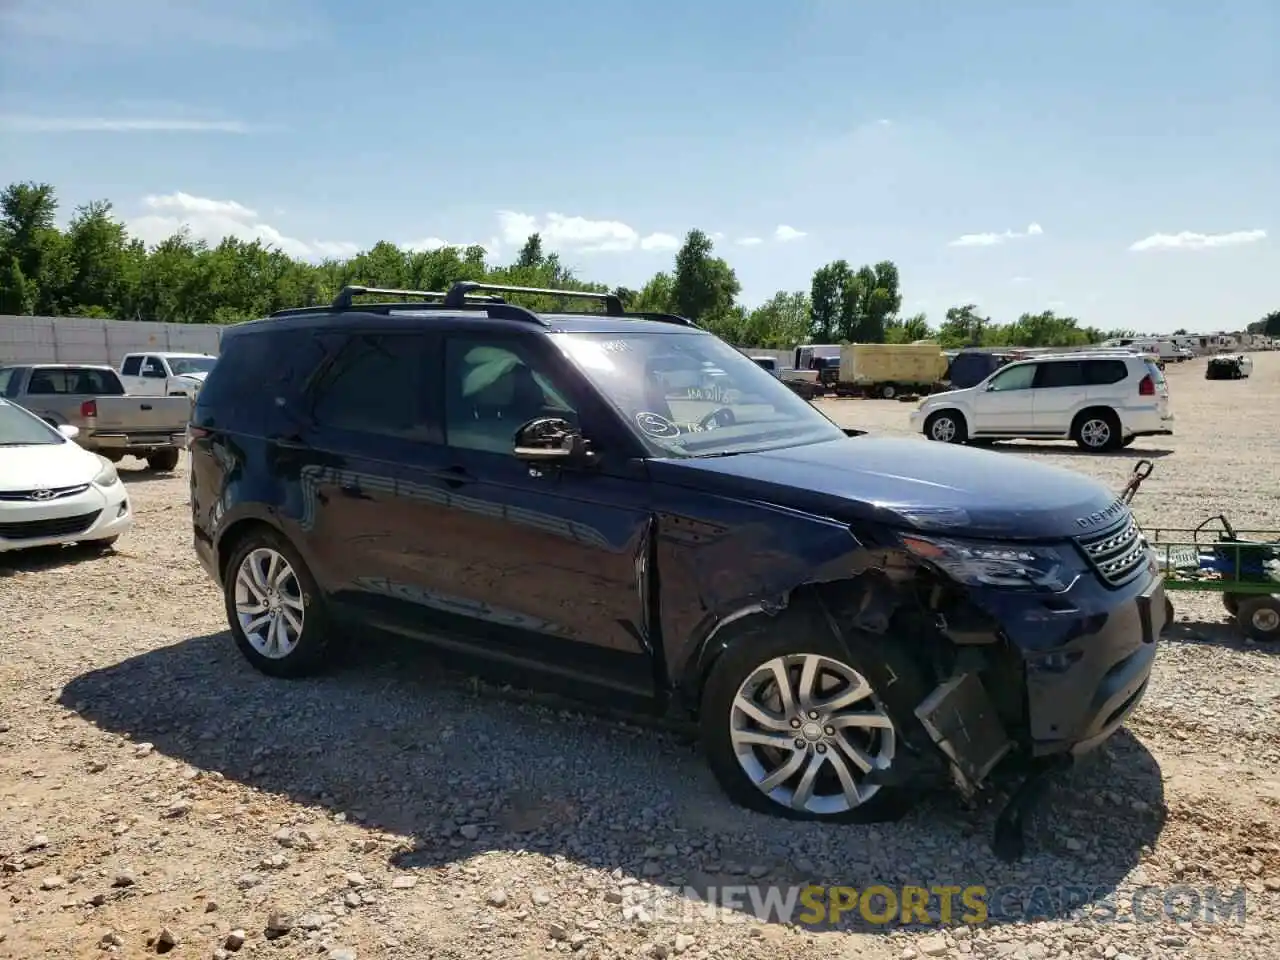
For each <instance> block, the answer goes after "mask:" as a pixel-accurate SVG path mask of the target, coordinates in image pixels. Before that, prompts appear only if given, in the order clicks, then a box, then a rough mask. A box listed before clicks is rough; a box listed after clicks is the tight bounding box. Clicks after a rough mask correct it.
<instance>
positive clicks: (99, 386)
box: [27, 367, 124, 397]
mask: <svg viewBox="0 0 1280 960" xmlns="http://www.w3.org/2000/svg"><path fill="white" fill-rule="evenodd" d="M27 393H29V394H34V395H37V396H48V395H51V394H66V395H70V396H79V397H119V396H122V395H123V394H124V384H122V383H121V382H120V378H119V377H117V376H116V372H115V371H114V370H96V369H94V368H92V367H36V368H34V369H33V370H32V371H31V376H30V377H29V378H28V379H27Z"/></svg>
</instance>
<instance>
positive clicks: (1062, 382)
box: [1036, 360, 1084, 389]
mask: <svg viewBox="0 0 1280 960" xmlns="http://www.w3.org/2000/svg"><path fill="white" fill-rule="evenodd" d="M1037 366H1038V367H1039V371H1038V372H1037V374H1036V388H1037V389H1039V388H1046V387H1079V386H1081V385H1083V383H1084V370H1083V369H1082V367H1081V364H1080V361H1079V360H1056V361H1054V362H1052V363H1041V364H1037Z"/></svg>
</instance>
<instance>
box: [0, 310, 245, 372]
mask: <svg viewBox="0 0 1280 960" xmlns="http://www.w3.org/2000/svg"><path fill="white" fill-rule="evenodd" d="M222 330H223V328H222V327H221V326H218V325H216V324H210V323H152V322H150V321H142V320H138V321H135V320H96V319H90V318H88V317H5V316H0V364H4V363H53V362H64V363H107V364H110V365H111V366H113V367H119V366H120V361H121V360H122V359H123V357H124V355H125V354H126V353H141V352H143V351H147V350H157V351H159V350H168V351H173V352H177V353H208V354H212V355H213V356H215V357H216V356H217V355H218V352H219V342H220V341H221V338H222Z"/></svg>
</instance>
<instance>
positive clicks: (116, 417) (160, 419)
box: [93, 397, 191, 437]
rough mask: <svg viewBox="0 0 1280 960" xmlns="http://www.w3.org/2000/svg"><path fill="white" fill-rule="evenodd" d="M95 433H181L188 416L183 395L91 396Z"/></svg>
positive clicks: (186, 400)
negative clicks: (92, 397) (95, 411)
mask: <svg viewBox="0 0 1280 960" xmlns="http://www.w3.org/2000/svg"><path fill="white" fill-rule="evenodd" d="M93 402H94V404H95V405H96V406H97V418H96V419H95V421H94V425H93V429H94V432H95V433H123V434H127V435H128V436H130V437H134V436H137V435H139V434H146V435H166V436H167V435H171V434H181V433H184V432H185V431H186V429H187V422H188V421H189V420H190V419H191V400H190V399H189V398H187V397H95V398H94V401H93Z"/></svg>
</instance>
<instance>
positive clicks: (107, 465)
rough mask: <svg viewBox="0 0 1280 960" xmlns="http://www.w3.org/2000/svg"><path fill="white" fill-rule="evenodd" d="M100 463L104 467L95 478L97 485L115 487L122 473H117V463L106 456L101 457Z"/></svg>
mask: <svg viewBox="0 0 1280 960" xmlns="http://www.w3.org/2000/svg"><path fill="white" fill-rule="evenodd" d="M98 461H99V463H100V464H101V467H102V469H100V470H99V471H98V475H97V476H96V477H94V478H93V482H94V485H95V486H99V487H114V486H115V485H116V484H117V483H119V482H120V474H118V473H116V465H115V464H114V463H112V462H111V461H110V460H108V459H107V458H106V457H99V458H98Z"/></svg>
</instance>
